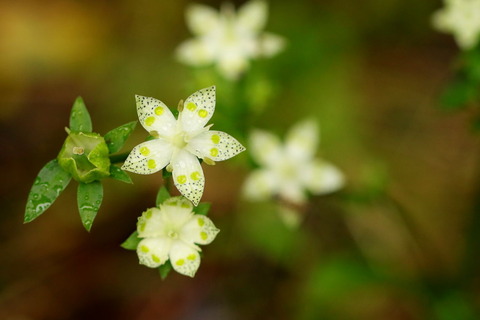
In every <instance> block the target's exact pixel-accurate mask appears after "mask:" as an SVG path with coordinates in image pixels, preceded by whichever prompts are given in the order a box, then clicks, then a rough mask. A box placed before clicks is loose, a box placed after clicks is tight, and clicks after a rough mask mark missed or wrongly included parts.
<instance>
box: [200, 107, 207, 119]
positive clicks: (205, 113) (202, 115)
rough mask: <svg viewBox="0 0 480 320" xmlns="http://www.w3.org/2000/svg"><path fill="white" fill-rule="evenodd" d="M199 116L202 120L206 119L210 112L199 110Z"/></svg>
mask: <svg viewBox="0 0 480 320" xmlns="http://www.w3.org/2000/svg"><path fill="white" fill-rule="evenodd" d="M198 115H199V116H200V117H201V118H205V117H206V116H207V115H208V111H207V110H205V109H202V110H198Z"/></svg>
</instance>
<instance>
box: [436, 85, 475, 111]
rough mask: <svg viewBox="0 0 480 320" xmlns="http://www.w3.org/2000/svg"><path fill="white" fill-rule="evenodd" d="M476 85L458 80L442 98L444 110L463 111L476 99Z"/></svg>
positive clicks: (441, 102) (447, 89)
mask: <svg viewBox="0 0 480 320" xmlns="http://www.w3.org/2000/svg"><path fill="white" fill-rule="evenodd" d="M475 94H476V89H475V85H474V84H472V83H471V82H470V81H468V80H467V79H456V80H454V82H452V83H451V84H450V85H449V86H448V87H447V88H445V91H444V92H443V94H442V95H441V97H440V104H441V107H442V108H443V109H446V110H456V109H462V108H464V107H466V106H467V104H468V103H469V102H470V101H471V100H473V99H474V98H475Z"/></svg>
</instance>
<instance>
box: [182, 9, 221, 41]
mask: <svg viewBox="0 0 480 320" xmlns="http://www.w3.org/2000/svg"><path fill="white" fill-rule="evenodd" d="M186 20H187V25H188V27H189V29H190V30H191V31H192V33H194V34H196V35H202V34H205V33H208V32H210V31H212V30H214V29H216V28H218V27H219V23H220V22H219V17H218V11H216V10H215V9H212V8H210V7H208V6H205V5H201V4H192V5H190V6H188V8H187V11H186Z"/></svg>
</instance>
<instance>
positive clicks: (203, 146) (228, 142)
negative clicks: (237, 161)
mask: <svg viewBox="0 0 480 320" xmlns="http://www.w3.org/2000/svg"><path fill="white" fill-rule="evenodd" d="M188 145H189V149H190V150H191V152H192V153H193V154H195V155H196V156H197V157H199V158H202V159H203V158H210V159H212V160H214V161H223V160H227V159H230V158H231V157H233V156H235V155H237V154H239V153H240V152H242V151H244V150H245V147H244V146H242V145H241V144H240V142H238V141H237V139H235V138H234V137H232V136H231V135H229V134H227V133H225V132H222V131H214V130H212V131H206V132H203V133H201V134H199V135H198V136H196V137H195V138H193V139H192V140H190V142H189V144H188Z"/></svg>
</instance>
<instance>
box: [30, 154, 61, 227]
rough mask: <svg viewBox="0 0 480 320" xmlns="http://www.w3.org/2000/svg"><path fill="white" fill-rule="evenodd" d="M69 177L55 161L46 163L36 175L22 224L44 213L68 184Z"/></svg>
mask: <svg viewBox="0 0 480 320" xmlns="http://www.w3.org/2000/svg"><path fill="white" fill-rule="evenodd" d="M70 179H71V176H70V174H68V173H67V172H65V171H63V169H62V168H61V167H60V166H59V164H58V162H57V160H52V161H50V162H48V163H47V164H46V165H45V166H44V167H43V168H42V169H41V170H40V172H39V173H38V175H37V178H36V179H35V182H34V183H33V186H32V188H31V189H30V193H29V195H28V199H27V206H26V208H25V217H24V222H25V223H26V222H30V221H32V220H34V219H35V218H37V217H38V216H39V215H41V214H42V213H44V212H45V210H47V209H48V208H49V207H50V206H51V205H52V203H53V202H54V201H55V200H56V199H57V197H58V196H59V195H60V194H61V193H62V191H63V190H65V188H66V187H67V185H68V183H69V182H70Z"/></svg>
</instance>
